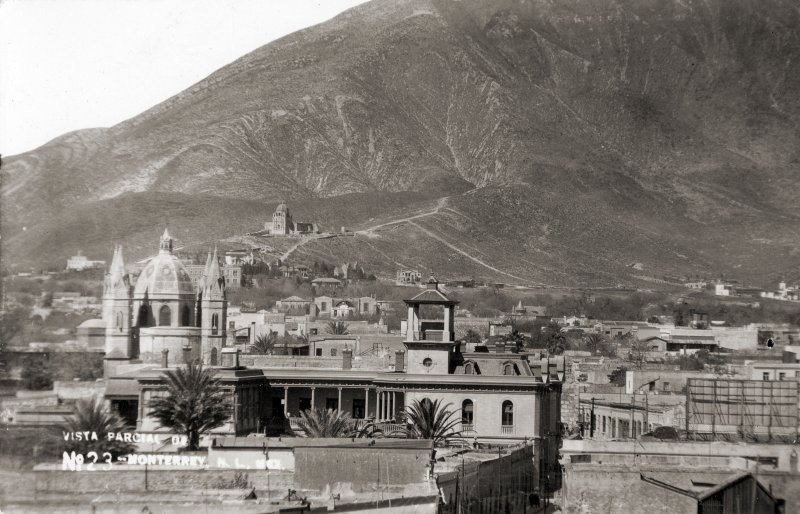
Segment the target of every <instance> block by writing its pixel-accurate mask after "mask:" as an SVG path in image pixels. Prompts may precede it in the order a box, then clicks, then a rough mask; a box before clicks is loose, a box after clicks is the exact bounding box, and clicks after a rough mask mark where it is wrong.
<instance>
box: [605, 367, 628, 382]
mask: <svg viewBox="0 0 800 514" xmlns="http://www.w3.org/2000/svg"><path fill="white" fill-rule="evenodd" d="M627 372H628V368H626V367H625V366H620V367H619V368H617V369H615V370H614V371H612V372H611V374H610V375H608V380H609V382H611V383H612V384H614V385H616V386H624V385H625V374H626V373H627Z"/></svg>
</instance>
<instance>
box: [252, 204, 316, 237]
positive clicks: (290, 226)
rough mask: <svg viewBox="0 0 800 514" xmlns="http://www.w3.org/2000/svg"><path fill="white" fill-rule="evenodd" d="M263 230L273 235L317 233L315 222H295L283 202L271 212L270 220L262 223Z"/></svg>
mask: <svg viewBox="0 0 800 514" xmlns="http://www.w3.org/2000/svg"><path fill="white" fill-rule="evenodd" d="M264 230H265V231H267V232H269V233H270V234H272V235H275V236H288V235H307V234H318V233H319V228H318V227H317V225H316V223H305V222H295V221H294V220H293V219H292V213H291V212H289V207H288V206H287V205H286V204H285V203H281V204H280V205H278V207H277V208H276V209H275V212H274V213H272V222H267V223H265V224H264Z"/></svg>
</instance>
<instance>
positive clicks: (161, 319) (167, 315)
mask: <svg viewBox="0 0 800 514" xmlns="http://www.w3.org/2000/svg"><path fill="white" fill-rule="evenodd" d="M171 324H172V311H171V310H170V308H169V307H168V306H166V305H162V306H161V308H160V309H159V310H158V326H159V327H167V326H169V325H171Z"/></svg>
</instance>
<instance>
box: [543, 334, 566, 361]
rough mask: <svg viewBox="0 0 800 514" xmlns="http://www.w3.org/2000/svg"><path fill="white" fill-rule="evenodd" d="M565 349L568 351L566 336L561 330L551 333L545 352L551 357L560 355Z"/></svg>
mask: <svg viewBox="0 0 800 514" xmlns="http://www.w3.org/2000/svg"><path fill="white" fill-rule="evenodd" d="M567 349H569V343H568V341H567V336H565V335H564V332H562V331H561V330H559V331H558V332H555V333H553V334H552V335H551V336H550V338H549V339H548V340H547V352H548V353H550V354H552V355H561V354H562V353H564V350H567Z"/></svg>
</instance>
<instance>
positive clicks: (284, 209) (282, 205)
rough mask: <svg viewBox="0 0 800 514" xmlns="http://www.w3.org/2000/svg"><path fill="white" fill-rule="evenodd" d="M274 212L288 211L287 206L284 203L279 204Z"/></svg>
mask: <svg viewBox="0 0 800 514" xmlns="http://www.w3.org/2000/svg"><path fill="white" fill-rule="evenodd" d="M275 212H276V213H284V214H285V213H287V212H289V208H288V207H287V206H286V204H285V203H282V204H279V205H278V207H277V208H276V209H275Z"/></svg>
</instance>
